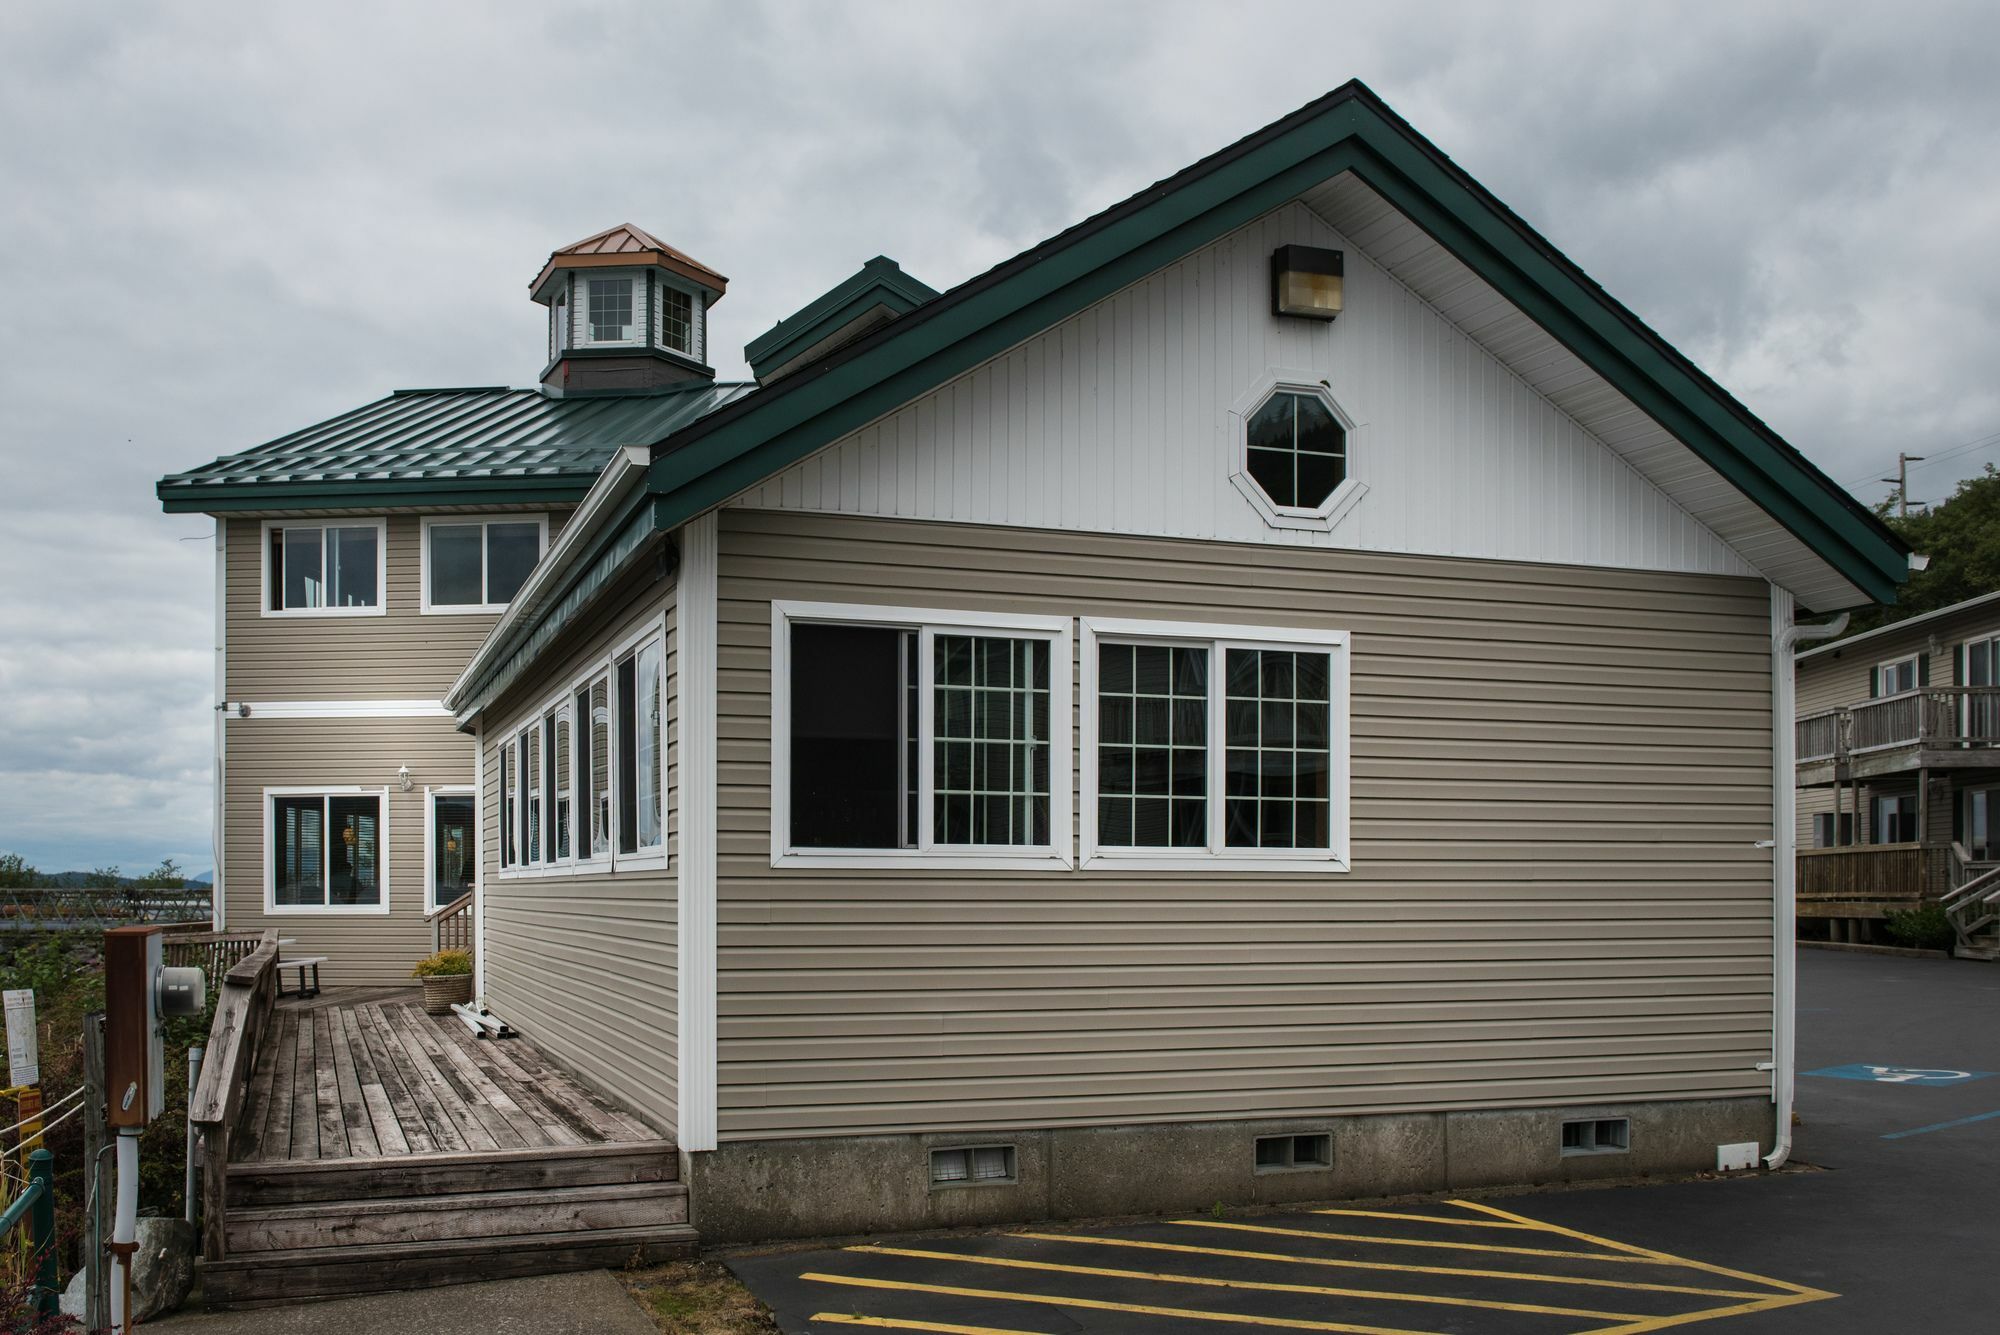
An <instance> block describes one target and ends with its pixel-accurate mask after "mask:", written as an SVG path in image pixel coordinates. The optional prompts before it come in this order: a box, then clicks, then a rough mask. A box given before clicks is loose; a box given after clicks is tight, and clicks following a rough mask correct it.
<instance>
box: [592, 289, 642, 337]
mask: <svg viewBox="0 0 2000 1335" xmlns="http://www.w3.org/2000/svg"><path fill="white" fill-rule="evenodd" d="M590 337H591V338H592V339H593V340H595V341H596V342H599V343H607V342H611V343H615V342H619V341H622V340H624V339H628V338H631V337H632V280H631V279H629V278H593V279H591V280H590Z"/></svg>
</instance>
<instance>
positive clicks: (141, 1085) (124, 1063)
mask: <svg viewBox="0 0 2000 1335" xmlns="http://www.w3.org/2000/svg"><path fill="white" fill-rule="evenodd" d="M162 930H163V929H162V928H159V927H115V928H113V929H112V930H110V931H108V932H106V933H105V934H104V1077H105V1096H106V1103H107V1105H108V1107H107V1109H106V1117H105V1120H106V1121H107V1122H108V1123H109V1124H110V1125H112V1126H114V1127H143V1126H145V1125H146V1124H147V1123H148V1122H150V1121H152V1119H153V1118H155V1117H158V1116H159V1115H160V1114H161V1113H162V1112H164V1111H166V1106H167V1082H166V1073H167V1048H166V1035H165V1033H164V1032H163V1031H162V1029H161V1027H160V1020H161V1017H162V1016H168V1015H199V1014H201V1012H202V1007H203V1006H204V1005H206V1004H207V995H206V994H207V980H206V979H205V978H203V977H202V972H201V970H200V969H169V968H165V967H164V966H163V964H162V961H161V949H160V947H161V941H160V934H161V932H162Z"/></svg>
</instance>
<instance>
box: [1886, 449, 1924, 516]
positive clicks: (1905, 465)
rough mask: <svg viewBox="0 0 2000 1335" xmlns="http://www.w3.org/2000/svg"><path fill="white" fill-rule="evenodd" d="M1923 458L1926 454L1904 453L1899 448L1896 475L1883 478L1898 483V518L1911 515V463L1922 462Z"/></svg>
mask: <svg viewBox="0 0 2000 1335" xmlns="http://www.w3.org/2000/svg"><path fill="white" fill-rule="evenodd" d="M1923 459H1924V456H1923V455H1921V454H1904V453H1903V452H1902V451H1900V450H1898V451H1897V452H1896V476H1894V477H1885V478H1883V479H1882V480H1883V481H1884V482H1893V483H1895V484H1896V518H1898V519H1908V518H1909V517H1910V465H1911V464H1915V463H1922V462H1923Z"/></svg>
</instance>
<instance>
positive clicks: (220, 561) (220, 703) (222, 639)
mask: <svg viewBox="0 0 2000 1335" xmlns="http://www.w3.org/2000/svg"><path fill="white" fill-rule="evenodd" d="M228 592H229V520H228V519H227V518H226V517H224V516H222V515H217V516H215V812H214V815H213V817H212V818H211V820H210V824H209V829H210V831H211V836H210V837H211V839H212V840H213V843H212V846H211V847H210V849H209V853H210V861H211V862H212V863H213V870H212V871H211V872H210V877H211V879H210V880H209V883H208V898H209V906H208V907H209V922H210V925H211V928H212V930H214V931H218V932H221V931H227V930H228V926H227V924H228V922H229V913H228V902H227V896H228V892H227V889H226V887H225V885H224V883H223V879H222V846H223V821H224V818H225V815H226V803H225V796H226V795H225V793H224V791H223V785H224V783H225V782H226V781H227V779H228V777H229V774H228V765H229V599H228ZM189 1088H190V1089H192V1088H193V1086H192V1085H190V1086H189Z"/></svg>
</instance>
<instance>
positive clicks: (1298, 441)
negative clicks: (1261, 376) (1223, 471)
mask: <svg viewBox="0 0 2000 1335" xmlns="http://www.w3.org/2000/svg"><path fill="white" fill-rule="evenodd" d="M1244 432H1245V441H1244V443H1245V445H1246V446H1247V448H1248V454H1249V458H1248V460H1247V465H1248V470H1249V473H1250V478H1251V480H1252V481H1254V482H1255V483H1256V484H1257V485H1258V486H1259V487H1261V488H1262V489H1263V492H1264V494H1265V495H1266V496H1268V497H1270V499H1271V503H1272V504H1273V505H1279V506H1284V507H1286V508H1288V509H1306V510H1310V509H1315V508H1317V507H1319V506H1322V505H1324V504H1326V502H1327V499H1328V498H1329V497H1330V496H1332V495H1333V493H1334V490H1335V489H1336V488H1338V487H1339V486H1340V484H1341V481H1342V480H1343V479H1344V478H1345V477H1346V476H1347V432H1346V429H1345V428H1343V427H1342V426H1341V425H1340V421H1339V419H1337V418H1336V417H1334V415H1333V412H1332V410H1330V409H1329V408H1328V407H1327V406H1326V404H1325V403H1324V402H1323V401H1322V400H1321V399H1320V398H1319V396H1318V395H1315V394H1287V393H1279V394H1273V395H1272V396H1271V397H1270V398H1269V399H1266V400H1265V401H1264V405H1263V406H1262V407H1260V408H1259V409H1257V411H1256V412H1254V413H1252V414H1251V415H1250V420H1249V421H1248V422H1247V423H1246V424H1245V427H1244Z"/></svg>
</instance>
